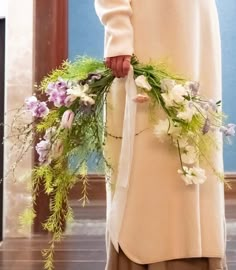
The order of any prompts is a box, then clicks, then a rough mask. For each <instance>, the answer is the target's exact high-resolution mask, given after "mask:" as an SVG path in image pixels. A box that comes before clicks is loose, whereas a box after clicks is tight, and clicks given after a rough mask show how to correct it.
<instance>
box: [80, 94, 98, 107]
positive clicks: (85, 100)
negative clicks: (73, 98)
mask: <svg viewBox="0 0 236 270" xmlns="http://www.w3.org/2000/svg"><path fill="white" fill-rule="evenodd" d="M81 100H82V101H83V103H84V104H85V105H86V106H87V105H94V104H95V100H94V99H93V98H92V97H91V96H87V95H85V96H83V97H81Z"/></svg>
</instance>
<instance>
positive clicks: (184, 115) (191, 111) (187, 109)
mask: <svg viewBox="0 0 236 270" xmlns="http://www.w3.org/2000/svg"><path fill="white" fill-rule="evenodd" d="M197 113H198V111H197V110H196V108H195V107H194V106H191V102H186V103H185V105H184V111H182V112H179V113H178V114H177V117H178V118H180V119H182V120H185V121H187V122H191V121H192V119H193V116H194V115H195V114H197Z"/></svg>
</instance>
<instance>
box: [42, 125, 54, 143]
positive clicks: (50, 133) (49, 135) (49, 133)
mask: <svg viewBox="0 0 236 270" xmlns="http://www.w3.org/2000/svg"><path fill="white" fill-rule="evenodd" d="M56 133H57V129H56V127H50V128H48V129H47V130H46V132H45V135H44V136H43V138H44V139H45V140H46V141H51V139H52V138H53V137H54V136H55V135H56Z"/></svg>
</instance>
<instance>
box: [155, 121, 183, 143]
mask: <svg viewBox="0 0 236 270" xmlns="http://www.w3.org/2000/svg"><path fill="white" fill-rule="evenodd" d="M181 130H182V129H181V127H178V126H174V125H173V123H172V122H170V121H169V120H168V119H166V120H159V122H158V124H157V125H155V127H154V134H155V136H156V137H157V138H158V139H160V141H161V142H163V141H164V140H165V139H166V138H167V136H168V135H171V136H172V137H173V138H177V137H179V136H180V134H181Z"/></svg>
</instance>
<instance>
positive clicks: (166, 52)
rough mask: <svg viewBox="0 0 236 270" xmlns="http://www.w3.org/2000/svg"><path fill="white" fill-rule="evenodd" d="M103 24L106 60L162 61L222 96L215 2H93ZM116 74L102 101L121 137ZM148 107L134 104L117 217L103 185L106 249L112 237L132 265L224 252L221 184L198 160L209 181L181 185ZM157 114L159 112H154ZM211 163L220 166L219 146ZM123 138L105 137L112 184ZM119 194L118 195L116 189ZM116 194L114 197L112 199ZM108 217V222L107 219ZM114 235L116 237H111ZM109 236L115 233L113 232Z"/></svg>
mask: <svg viewBox="0 0 236 270" xmlns="http://www.w3.org/2000/svg"><path fill="white" fill-rule="evenodd" d="M95 7H96V12H97V14H98V16H99V18H100V20H101V21H102V23H103V24H104V27H105V52H104V56H105V57H111V56H117V55H131V54H132V53H135V54H136V56H137V57H138V59H139V60H140V61H142V62H148V61H149V60H152V61H160V60H165V61H166V62H167V63H168V65H169V67H170V68H171V69H172V71H175V72H177V73H179V74H183V75H184V76H185V77H187V78H189V79H192V80H196V81H199V82H200V85H201V87H200V89H201V94H202V95H204V96H206V97H209V98H213V99H215V100H219V99H221V47H220V35H219V24H218V16H217V10H216V4H215V1H214V0H180V1H179V0H132V1H129V0H95ZM124 82H125V80H124V79H117V80H116V81H115V82H114V84H113V86H112V88H111V91H110V94H109V97H108V106H107V126H108V131H109V133H111V134H113V135H116V136H121V135H122V128H123V118H124V108H125V91H124ZM146 106H148V105H146V104H140V105H138V106H137V113H136V132H139V131H140V130H142V129H145V128H146V127H150V129H149V130H147V131H145V132H143V133H141V134H140V135H138V136H136V137H135V142H134V156H133V161H132V169H131V175H130V179H129V186H128V188H126V189H123V190H122V191H119V194H122V193H123V195H124V194H126V197H127V200H126V203H125V208H124V215H123V218H122V220H119V218H120V217H119V215H117V216H116V215H115V214H114V213H115V211H118V210H117V209H118V208H119V207H121V204H122V202H121V201H120V200H119V198H118V197H119V196H123V195H117V196H114V194H115V193H116V192H118V189H117V190H115V193H113V192H112V191H111V189H110V188H107V218H108V221H109V220H110V214H111V213H112V211H113V215H112V224H118V223H119V222H120V223H121V226H120V227H119V226H118V227H119V231H118V232H117V231H115V230H116V229H117V226H110V224H107V230H108V235H107V237H108V239H107V240H108V241H107V244H108V246H107V247H108V248H109V241H110V240H111V241H112V243H113V245H114V246H115V248H116V250H117V252H118V251H119V245H120V247H121V248H122V250H123V251H124V252H125V254H126V255H127V256H128V257H129V258H130V259H131V260H133V261H134V262H136V263H141V264H150V263H155V262H159V261H164V260H172V259H177V258H190V257H218V258H223V257H224V256H225V248H226V247H225V213H224V185H223V184H222V183H220V182H219V181H218V180H217V177H216V176H215V175H214V173H213V172H212V170H211V168H210V167H209V166H207V165H206V164H203V166H204V168H205V169H206V172H207V181H206V182H205V183H204V184H202V185H191V186H186V185H185V183H184V182H183V180H181V178H180V176H179V175H178V173H177V170H178V168H179V166H180V164H179V159H178V155H177V153H176V149H174V148H173V147H172V146H170V145H169V144H167V143H160V142H159V141H158V140H157V139H156V138H155V136H154V135H153V130H152V129H151V125H152V124H150V122H149V121H148V114H147V107H146ZM157 114H158V117H160V118H162V117H163V114H162V113H161V112H160V111H157ZM218 140H219V142H220V147H219V149H218V150H216V151H214V153H212V160H211V162H212V164H213V165H214V166H215V168H216V169H217V170H218V171H223V158H222V143H221V137H220V136H218ZM120 147H121V140H119V139H115V138H112V137H109V136H108V138H107V145H106V153H107V156H108V158H109V159H110V161H111V163H112V165H113V167H114V172H113V173H112V175H111V180H112V182H113V183H114V184H116V179H117V173H118V172H117V170H118V162H119V155H120ZM117 194H118V193H117ZM113 198H115V200H117V201H116V202H114V201H113ZM110 222H111V221H109V223H110ZM114 235H118V237H117V238H116V237H115V236H114ZM113 236H114V237H113Z"/></svg>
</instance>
